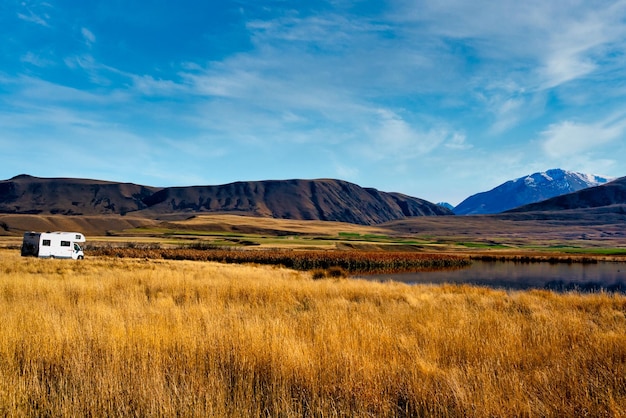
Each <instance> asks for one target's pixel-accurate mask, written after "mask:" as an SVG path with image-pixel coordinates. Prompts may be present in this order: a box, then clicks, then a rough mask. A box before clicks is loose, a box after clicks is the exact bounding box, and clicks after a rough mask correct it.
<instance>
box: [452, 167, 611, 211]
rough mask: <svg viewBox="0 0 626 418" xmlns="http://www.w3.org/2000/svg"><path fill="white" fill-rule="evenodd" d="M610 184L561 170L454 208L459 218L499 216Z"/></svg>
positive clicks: (534, 176) (528, 178)
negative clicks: (465, 216) (508, 211)
mask: <svg viewBox="0 0 626 418" xmlns="http://www.w3.org/2000/svg"><path fill="white" fill-rule="evenodd" d="M609 180H610V179H606V178H604V177H599V176H594V175H587V174H582V173H576V172H572V171H565V170H561V169H553V170H548V171H546V172H542V173H534V174H531V175H528V176H525V177H520V178H518V179H515V180H511V181H507V182H506V183H503V184H501V185H500V186H498V187H495V188H494V189H492V190H489V191H487V192H482V193H478V194H475V195H473V196H470V197H468V198H467V199H465V200H464V201H463V202H461V203H460V204H459V205H458V206H456V207H455V208H454V213H455V214H457V215H482V214H493V213H500V212H504V211H506V210H509V209H513V208H516V207H519V206H522V205H526V204H531V203H535V202H539V201H542V200H545V199H549V198H552V197H555V196H560V195H564V194H567V193H572V192H576V191H578V190H583V189H586V188H589V187H594V186H598V185H600V184H605V183H607V182H608V181H609Z"/></svg>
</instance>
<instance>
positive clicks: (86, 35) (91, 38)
mask: <svg viewBox="0 0 626 418" xmlns="http://www.w3.org/2000/svg"><path fill="white" fill-rule="evenodd" d="M80 33H81V34H82V35H83V39H84V40H85V43H86V44H87V46H91V45H93V44H94V43H95V42H96V35H94V34H93V32H91V31H90V30H89V29H87V28H82V29H81V30H80Z"/></svg>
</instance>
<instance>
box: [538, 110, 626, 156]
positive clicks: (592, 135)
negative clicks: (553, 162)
mask: <svg viewBox="0 0 626 418" xmlns="http://www.w3.org/2000/svg"><path fill="white" fill-rule="evenodd" d="M625 132H626V119H618V120H613V119H609V120H606V121H602V122H598V123H593V124H584V123H579V122H572V121H563V122H560V123H557V124H553V125H550V126H549V127H548V129H546V130H545V131H543V132H542V134H541V136H542V147H543V150H544V151H545V152H546V154H547V155H548V156H550V157H567V156H573V155H577V154H581V153H584V152H587V151H591V150H594V149H597V148H599V147H601V146H603V145H606V144H608V143H611V142H613V141H615V140H617V139H619V138H623V137H624V134H625Z"/></svg>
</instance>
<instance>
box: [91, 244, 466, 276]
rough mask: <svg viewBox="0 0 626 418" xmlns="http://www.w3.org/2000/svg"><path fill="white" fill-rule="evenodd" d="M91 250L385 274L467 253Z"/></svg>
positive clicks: (456, 262) (454, 261)
mask: <svg viewBox="0 0 626 418" xmlns="http://www.w3.org/2000/svg"><path fill="white" fill-rule="evenodd" d="M90 254H92V255H96V256H114V257H131V258H153V259H165V260H196V261H220V262H224V263H256V264H269V265H274V266H283V267H288V268H292V269H295V270H314V269H329V268H333V267H338V268H342V269H344V270H345V271H346V272H349V273H359V274H368V273H370V274H373V273H378V274H385V273H398V272H406V271H416V270H432V269H446V268H460V267H467V266H468V265H470V264H471V261H470V260H469V258H468V257H465V256H457V255H454V254H432V253H418V252H394V251H324V250H306V251H294V250H281V249H262V250H241V249H220V248H209V249H195V248H174V249H162V248H120V247H117V248H115V247H105V248H95V249H93V250H91V251H90Z"/></svg>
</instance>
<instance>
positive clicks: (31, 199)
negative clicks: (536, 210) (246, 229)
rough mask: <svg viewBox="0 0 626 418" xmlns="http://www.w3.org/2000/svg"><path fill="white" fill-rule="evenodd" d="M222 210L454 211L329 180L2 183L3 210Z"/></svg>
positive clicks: (24, 179) (363, 217)
mask: <svg viewBox="0 0 626 418" xmlns="http://www.w3.org/2000/svg"><path fill="white" fill-rule="evenodd" d="M225 212H227V213H240V214H249V215H255V216H265V217H273V218H283V219H301V220H327V221H342V222H350V223H356V224H363V225H372V224H377V223H382V222H386V221H390V220H394V219H403V218H406V217H412V216H430V215H451V214H452V212H450V211H449V210H447V209H444V208H442V207H439V206H437V205H435V204H433V203H430V202H427V201H425V200H422V199H418V198H415V197H410V196H406V195H403V194H399V193H386V192H381V191H378V190H376V189H371V188H362V187H359V186H357V185H355V184H352V183H348V182H345V181H341V180H331V179H321V180H280V181H278V180H276V181H254V182H236V183H230V184H225V185H219V186H190V187H168V188H156V187H147V186H141V185H137V184H131V183H115V182H107V181H100V180H86V179H70V178H37V177H31V176H27V175H21V176H17V177H14V178H12V179H10V180H5V181H0V213H29V214H63V215H96V214H136V215H143V216H146V217H151V218H159V217H163V216H164V215H171V214H196V213H225Z"/></svg>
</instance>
